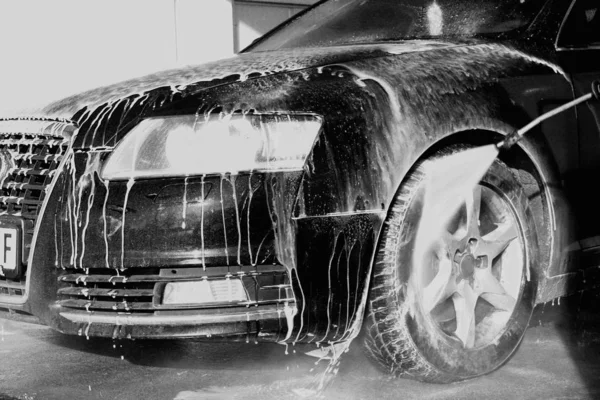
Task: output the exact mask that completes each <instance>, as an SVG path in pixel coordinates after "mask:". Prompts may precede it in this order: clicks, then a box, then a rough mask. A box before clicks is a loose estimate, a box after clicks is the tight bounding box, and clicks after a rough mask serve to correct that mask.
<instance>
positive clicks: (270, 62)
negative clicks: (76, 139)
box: [34, 40, 451, 118]
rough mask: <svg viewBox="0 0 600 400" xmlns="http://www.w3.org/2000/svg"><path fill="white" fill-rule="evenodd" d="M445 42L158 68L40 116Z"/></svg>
mask: <svg viewBox="0 0 600 400" xmlns="http://www.w3.org/2000/svg"><path fill="white" fill-rule="evenodd" d="M448 46H451V44H449V43H444V42H439V41H437V42H436V41H422V40H415V41H407V42H402V43H393V44H391V43H390V44H388V43H386V44H375V45H354V46H338V47H321V48H304V49H287V50H277V51H268V52H254V53H244V54H240V55H236V56H234V57H231V58H228V59H223V60H218V61H213V62H210V63H206V64H201V65H194V66H186V67H182V68H177V69H171V70H166V71H161V72H157V73H154V74H150V75H146V76H142V77H139V78H135V79H131V80H127V81H124V82H120V83H116V84H113V85H109V86H104V87H101V88H98V89H93V90H89V91H86V92H82V93H80V94H76V95H74V96H70V97H67V98H64V99H62V100H59V101H56V102H53V103H51V104H49V105H47V106H46V107H44V108H42V109H41V110H39V111H38V112H35V113H34V114H35V115H36V116H53V117H64V118H70V117H72V116H73V114H75V112H77V111H78V110H80V109H82V108H84V107H86V106H87V107H88V109H93V108H95V107H97V106H99V105H101V104H104V103H107V102H112V101H116V100H119V99H122V98H125V97H128V96H131V95H136V94H143V93H146V92H148V91H151V90H153V89H157V88H160V87H170V88H171V90H172V91H173V92H181V91H185V88H186V87H187V86H189V85H192V84H194V85H198V86H197V87H199V88H208V87H211V86H215V85H218V84H220V83H223V81H220V80H221V79H225V78H230V79H231V78H232V77H233V78H234V79H237V80H242V81H243V80H246V79H249V78H254V77H259V76H265V75H272V74H277V73H282V72H291V71H297V70H301V69H305V68H311V67H322V66H325V65H328V64H335V63H340V62H348V61H354V60H357V59H363V58H372V57H381V56H386V55H391V54H403V53H410V52H415V51H427V50H431V49H436V48H441V47H448Z"/></svg>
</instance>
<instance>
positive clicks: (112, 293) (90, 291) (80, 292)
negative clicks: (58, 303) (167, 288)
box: [58, 287, 154, 298]
mask: <svg viewBox="0 0 600 400" xmlns="http://www.w3.org/2000/svg"><path fill="white" fill-rule="evenodd" d="M58 294H59V295H65V296H85V297H113V298H115V297H152V296H153V295H154V290H153V289H98V288H87V287H83V288H81V287H67V288H60V289H59V290H58Z"/></svg>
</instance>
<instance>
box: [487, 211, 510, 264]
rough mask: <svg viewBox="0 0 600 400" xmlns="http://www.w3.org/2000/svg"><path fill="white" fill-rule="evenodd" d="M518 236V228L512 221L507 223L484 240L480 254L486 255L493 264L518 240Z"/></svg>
mask: <svg viewBox="0 0 600 400" xmlns="http://www.w3.org/2000/svg"><path fill="white" fill-rule="evenodd" d="M517 235H518V233H517V227H516V226H515V225H514V224H513V223H512V222H511V221H509V220H508V221H505V222H503V223H502V224H500V225H498V226H497V227H496V229H494V230H493V231H492V232H490V233H488V234H487V235H485V236H484V237H483V238H482V239H483V241H482V243H480V245H479V254H482V255H486V256H487V257H488V261H489V262H490V263H491V262H492V261H493V260H494V258H496V257H498V256H499V255H500V254H501V253H502V252H503V251H504V250H505V249H506V248H507V247H508V245H509V244H510V243H511V242H512V241H513V240H515V239H516V238H517Z"/></svg>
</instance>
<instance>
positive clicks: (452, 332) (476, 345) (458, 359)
mask: <svg viewBox="0 0 600 400" xmlns="http://www.w3.org/2000/svg"><path fill="white" fill-rule="evenodd" d="M459 150H460V148H451V149H449V150H446V151H444V152H440V153H437V154H436V155H434V156H433V157H431V158H429V159H427V160H425V161H424V162H421V163H420V164H419V165H418V166H417V167H416V168H414V169H413V171H412V172H411V173H410V174H409V176H408V177H407V178H406V179H405V181H404V182H403V184H402V186H401V188H400V190H399V193H398V194H397V196H396V199H395V202H394V204H393V205H392V208H391V211H390V213H389V215H388V217H387V220H386V223H385V226H384V230H383V232H382V237H381V240H380V244H379V247H378V252H377V256H376V259H375V264H374V266H373V281H372V286H371V290H370V294H369V308H368V313H367V318H366V321H365V324H366V326H365V328H366V335H365V345H366V350H367V354H368V355H369V356H370V357H371V358H372V359H374V360H375V361H376V362H377V363H378V364H380V365H381V366H382V367H383V368H385V369H386V370H388V371H390V372H392V373H395V374H397V375H401V376H407V377H412V378H415V379H418V380H423V381H429V382H452V381H458V380H463V379H468V378H472V377H475V376H478V375H482V374H485V373H488V372H491V371H493V370H494V369H496V368H498V367H499V366H500V365H502V364H503V363H504V362H505V361H506V360H508V358H509V357H510V356H511V355H512V353H513V352H514V351H515V349H516V348H517V347H518V345H519V343H520V341H521V339H522V337H523V335H524V333H525V329H526V328H527V325H528V323H529V319H530V317H531V314H532V311H533V306H534V301H535V289H536V285H535V281H534V274H533V273H532V271H531V266H532V264H533V263H534V262H535V260H536V259H537V254H538V251H539V250H538V243H537V236H536V235H535V227H534V226H535V225H534V223H533V218H532V216H531V212H530V210H529V206H528V202H527V198H526V196H525V195H524V192H523V188H522V186H521V184H520V183H519V181H518V180H517V179H516V177H515V176H514V175H513V173H512V171H511V170H510V169H509V168H508V167H507V166H506V165H505V164H504V163H502V162H501V161H498V160H496V161H494V163H493V164H492V166H491V167H490V169H489V170H488V172H487V173H486V175H485V176H484V178H483V179H482V180H481V182H480V183H479V185H477V186H476V187H475V188H474V189H473V190H472V191H469V193H466V194H465V196H464V197H465V199H464V204H462V206H461V207H460V208H459V210H458V211H457V212H456V214H455V215H454V216H453V218H452V219H451V220H450V222H449V223H448V224H447V225H445V226H444V227H443V229H439V230H437V231H436V232H440V233H436V237H434V238H429V240H431V242H432V243H433V245H431V246H428V250H427V251H426V252H425V255H424V257H423V258H422V259H419V260H414V259H413V251H414V249H415V241H416V237H417V229H418V222H419V220H420V218H421V213H422V211H423V198H424V190H425V181H426V179H425V178H426V177H427V174H428V173H429V172H428V169H429V166H430V165H432V163H434V162H435V160H436V159H437V158H439V157H443V156H444V155H446V154H448V153H449V152H452V151H459Z"/></svg>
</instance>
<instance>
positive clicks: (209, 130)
mask: <svg viewBox="0 0 600 400" xmlns="http://www.w3.org/2000/svg"><path fill="white" fill-rule="evenodd" d="M320 127H321V118H320V117H318V116H315V115H308V114H286V115H282V114H251V115H243V114H233V115H228V116H224V117H219V116H211V117H208V118H205V117H203V116H194V115H184V116H173V117H158V118H148V119H145V120H143V121H142V122H140V123H139V124H138V125H137V126H135V127H134V128H133V129H132V130H131V131H130V132H129V133H128V134H127V136H125V138H124V139H123V140H122V141H121V142H120V143H119V145H118V146H117V147H116V148H115V150H114V151H113V153H112V154H111V155H110V157H109V158H108V160H107V161H106V163H105V165H104V168H103V170H102V178H103V179H108V180H117V179H131V178H149V177H164V176H187V175H203V174H221V173H228V172H229V173H238V172H244V171H294V170H300V169H302V168H303V166H304V162H305V161H306V157H307V156H308V154H309V153H310V151H311V149H312V146H313V143H314V142H315V139H316V137H317V134H318V133H319V129H320Z"/></svg>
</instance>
